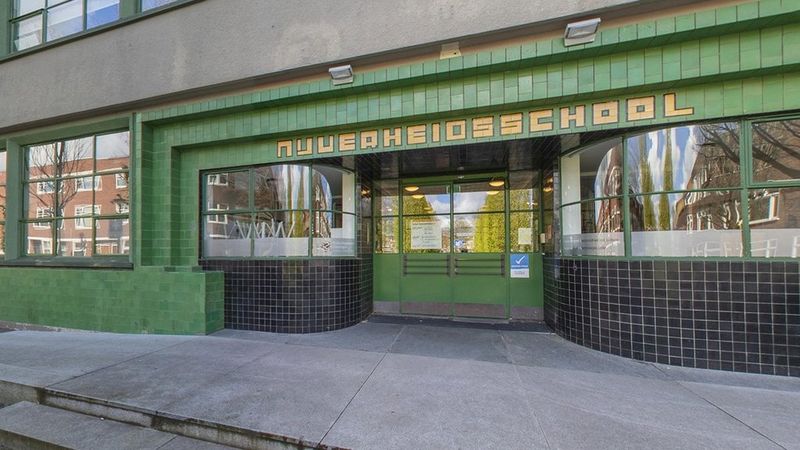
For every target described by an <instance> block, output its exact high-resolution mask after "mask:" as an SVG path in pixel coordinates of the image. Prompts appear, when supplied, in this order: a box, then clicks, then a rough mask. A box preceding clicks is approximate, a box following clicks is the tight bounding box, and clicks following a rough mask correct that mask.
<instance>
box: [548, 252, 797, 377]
mask: <svg viewBox="0 0 800 450" xmlns="http://www.w3.org/2000/svg"><path fill="white" fill-rule="evenodd" d="M544 271H545V277H544V278H545V320H546V322H547V323H548V324H549V325H550V326H551V327H552V328H553V329H554V330H555V331H556V332H557V333H558V334H559V335H561V336H562V337H564V338H566V339H568V340H570V341H572V342H575V343H577V344H580V345H584V346H586V347H590V348H593V349H596V350H600V351H604V352H607V353H612V354H615V355H620V356H625V357H629V358H634V359H639V360H643V361H652V362H659V363H664V364H672V365H678V366H687V367H697V368H708V369H722V370H733V371H739V372H751V373H763V374H775V375H792V376H800V263H796V262H743V261H730V262H728V261H725V262H718V261H696V260H695V261H674V260H672V261H664V260H662V261H603V260H594V259H593V260H586V259H568V258H555V257H548V258H545V263H544Z"/></svg>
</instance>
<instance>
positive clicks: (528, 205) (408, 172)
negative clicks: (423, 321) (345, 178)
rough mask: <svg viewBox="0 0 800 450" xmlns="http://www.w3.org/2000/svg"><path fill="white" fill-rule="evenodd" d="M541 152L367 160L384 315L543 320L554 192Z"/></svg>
mask: <svg viewBox="0 0 800 450" xmlns="http://www.w3.org/2000/svg"><path fill="white" fill-rule="evenodd" d="M532 144H533V142H532V141H519V142H511V143H497V144H491V145H484V144H481V145H468V146H462V147H448V148H441V149H424V150H412V151H407V152H402V153H389V154H383V155H380V157H376V158H374V159H371V160H366V159H363V160H362V161H361V162H362V167H366V168H367V170H372V174H373V182H372V186H371V189H372V191H371V198H372V204H373V207H372V211H373V216H372V221H373V224H374V225H373V230H374V242H375V253H374V255H373V305H374V310H375V312H377V313H382V314H408V315H429V316H438V317H451V318H456V317H469V318H487V319H501V320H507V319H515V320H516V319H519V320H541V318H542V306H543V294H544V293H543V283H542V275H543V272H542V264H543V258H542V253H541V248H540V244H539V242H540V239H541V238H540V236H541V235H542V233H545V234H546V233H547V230H548V226H549V224H550V223H551V222H550V219H548V217H549V218H552V214H548V213H549V212H551V211H552V206H549V205H550V201H551V200H552V189H550V190H548V189H547V186H548V184H547V182H548V181H547V180H550V175H549V173H546V172H544V171H543V170H542V169H541V165H540V161H538V160H535V159H534V157H535V156H536V155H540V153H538V152H534V151H533V148H532Z"/></svg>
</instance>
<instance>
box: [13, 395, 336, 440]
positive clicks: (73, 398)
mask: <svg viewBox="0 0 800 450" xmlns="http://www.w3.org/2000/svg"><path fill="white" fill-rule="evenodd" d="M37 398H38V402H39V403H41V404H43V405H47V406H50V407H53V408H58V409H61V410H65V411H72V412H74V413H79V414H84V415H87V416H93V417H102V418H105V419H111V420H113V421H116V422H120V423H125V424H130V425H135V426H138V427H142V428H147V429H151V430H157V431H162V432H165V433H170V434H175V435H179V436H183V437H186V438H191V439H198V440H201V441H205V442H212V443H216V444H220V445H227V446H230V447H234V448H242V449H252V450H288V449H291V450H299V449H325V450H340V449H339V448H338V447H331V446H326V445H322V444H320V443H313V442H308V441H304V440H302V439H296V438H293V437H289V436H282V435H278V434H272V433H266V432H262V431H255V430H250V429H246V428H241V427H236V426H232V425H227V424H222V423H217V422H211V421H207V420H203V419H198V418H193V417H184V416H179V415H176V414H170V413H165V412H160V411H154V410H149V409H144V408H140V407H137V406H133V405H127V404H124V403H119V402H114V401H110V400H105V399H99V398H94V397H89V396H84V395H78V394H74V393H71V392H65V391H60V390H57V389H52V388H38V389H37ZM0 450H1V449H0Z"/></svg>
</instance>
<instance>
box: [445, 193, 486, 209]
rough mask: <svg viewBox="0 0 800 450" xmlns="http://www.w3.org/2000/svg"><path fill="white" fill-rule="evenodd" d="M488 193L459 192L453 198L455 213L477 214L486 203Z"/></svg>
mask: <svg viewBox="0 0 800 450" xmlns="http://www.w3.org/2000/svg"><path fill="white" fill-rule="evenodd" d="M487 197H488V195H486V192H457V193H456V194H455V195H454V196H453V211H455V212H457V213H458V212H475V211H478V210H480V209H481V207H482V206H483V205H484V204H485V203H486V198H487Z"/></svg>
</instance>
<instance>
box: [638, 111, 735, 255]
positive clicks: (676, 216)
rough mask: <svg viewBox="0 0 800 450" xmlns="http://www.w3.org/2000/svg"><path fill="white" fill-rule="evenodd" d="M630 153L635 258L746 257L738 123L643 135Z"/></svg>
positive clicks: (683, 128)
mask: <svg viewBox="0 0 800 450" xmlns="http://www.w3.org/2000/svg"><path fill="white" fill-rule="evenodd" d="M626 152H627V157H626V172H627V178H628V189H629V193H630V203H629V205H630V223H631V253H632V255H633V256H700V257H708V256H742V233H741V225H742V208H741V191H740V190H739V188H740V186H741V172H740V169H739V167H740V164H739V126H738V124H736V123H720V124H706V125H697V126H685V127H677V128H669V129H666V130H658V131H652V132H649V133H643V134H640V135H636V136H632V137H630V138H628V139H627V141H626Z"/></svg>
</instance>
